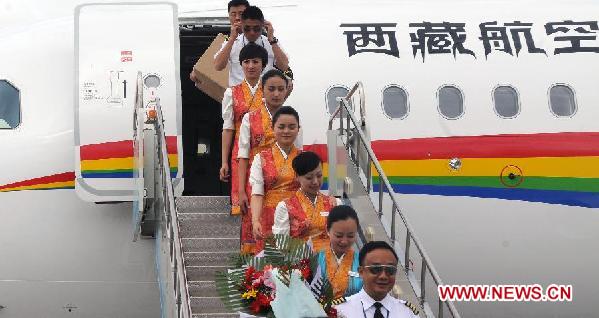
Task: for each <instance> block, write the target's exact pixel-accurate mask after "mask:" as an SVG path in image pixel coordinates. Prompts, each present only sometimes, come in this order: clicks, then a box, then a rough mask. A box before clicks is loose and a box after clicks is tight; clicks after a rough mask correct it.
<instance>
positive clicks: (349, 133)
mask: <svg viewBox="0 0 599 318" xmlns="http://www.w3.org/2000/svg"><path fill="white" fill-rule="evenodd" d="M356 92H359V94H360V97H361V101H360V108H362V104H363V103H364V87H363V85H362V83H361V82H358V83H356V84H355V85H354V86H353V88H352V90H351V91H350V92H349V93H348V95H347V96H345V97H340V98H338V100H339V106H338V107H337V109H336V110H335V112H334V113H333V114H332V115H331V118H330V120H329V130H332V129H333V123H334V121H335V119H336V118H337V115H339V116H338V118H339V126H340V129H339V134H340V135H341V136H343V135H344V134H345V136H346V141H345V144H346V149H347V150H348V151H349V149H350V147H351V146H350V137H355V136H356V135H357V138H356V139H354V140H355V141H356V142H357V143H358V144H357V146H356V148H359V144H360V143H361V144H362V145H363V147H364V148H365V150H366V153H367V156H368V158H367V160H368V163H369V164H368V166H367V170H368V171H365V172H366V177H367V183H368V186H367V189H366V191H368V193H370V192H371V191H372V190H371V189H370V184H371V180H370V179H371V175H372V173H371V168H370V163H372V165H373V166H374V168H375V169H376V171H377V173H378V175H379V191H378V192H379V217H381V216H382V214H383V195H384V193H385V189H386V190H387V193H388V196H389V198H390V200H391V202H392V204H393V207H392V213H391V218H392V221H391V237H390V239H391V243H392V246H393V247H394V248H395V240H396V238H395V223H396V222H395V215H396V214H398V215H399V216H400V218H401V220H402V222H403V224H404V226H405V229H406V233H407V234H406V235H407V237H406V248H405V250H404V259H403V260H402V261H403V263H404V270H405V272H406V274H408V273H410V272H413V270H412V269H411V268H410V241H413V242H414V246H415V247H416V250H417V252H418V253H419V254H420V257H421V259H422V263H423V264H422V267H421V273H420V278H421V280H420V286H418V283H417V281H415V280H411V279H409V277H410V275H408V280H409V281H410V284H411V285H412V287H413V288H414V289H415V290H416V289H419V290H420V294H419V295H418V294H417V296H418V297H419V299H420V303H421V305H424V303H425V302H426V299H425V297H426V295H425V290H426V288H425V287H426V279H425V277H426V275H425V274H426V272H425V271H428V272H429V274H430V275H431V276H432V278H433V280H434V283H435V284H436V285H437V286H439V285H443V282H442V280H441V277H440V276H439V274H438V273H437V271H436V269H435V268H434V266H433V265H432V262H431V260H430V257H429V256H428V254H427V253H426V251H425V250H424V249H423V247H422V244H421V243H420V239H419V238H418V237H417V236H416V234H415V233H414V230H413V227H412V226H411V225H410V223H409V222H408V220H407V218H406V217H405V215H404V214H403V213H402V212H401V210H400V209H399V204H398V200H397V198H396V195H395V192H394V190H393V188H392V186H391V183H390V182H389V179H388V178H387V176H386V175H385V172H384V170H383V168H382V166H381V164H380V163H379V161H378V159H377V157H376V155H375V154H374V150H373V149H372V147H371V146H370V143H369V142H367V140H368V139H366V136H365V135H364V132H363V131H362V125H363V124H364V118H361V119H362V120H361V122H360V123H359V122H358V120H357V119H356V118H355V116H354V114H353V112H352V111H351V108H350V99H351V98H352V97H353V95H354V94H355V93H356ZM360 113H361V115H362V114H365V113H363V111H362V109H361V110H360ZM345 114H347V116H346V117H344V115H345ZM345 121H346V125H344V122H345ZM350 123H352V124H353V126H354V127H355V128H356V129H352V128H351V127H350ZM344 126H345V127H344ZM359 157H360V156H359V155H356V158H357V160H359ZM356 167H357V168H358V169H360V164H359V162H356ZM443 304H444V305H445V306H446V307H447V309H448V310H449V313H450V314H451V316H452V317H454V318H460V317H461V316H460V314H459V313H458V311H457V309H456V308H455V306H454V304H453V302H451V301H441V300H439V304H438V311H437V312H438V315H437V317H439V318H441V317H442V316H443Z"/></svg>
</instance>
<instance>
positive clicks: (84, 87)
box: [75, 3, 183, 202]
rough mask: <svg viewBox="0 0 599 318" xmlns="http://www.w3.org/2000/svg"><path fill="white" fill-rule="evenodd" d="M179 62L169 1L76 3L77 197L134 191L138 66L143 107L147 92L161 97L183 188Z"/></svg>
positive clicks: (130, 195)
mask: <svg viewBox="0 0 599 318" xmlns="http://www.w3.org/2000/svg"><path fill="white" fill-rule="evenodd" d="M179 65H180V64H179V29H178V18H177V6H176V5H175V4H172V3H139V4H137V3H111V4H86V5H81V6H79V7H77V8H76V9H75V85H76V88H75V173H76V182H75V188H76V191H77V193H78V195H79V196H80V197H81V198H82V199H84V200H86V201H91V202H111V201H133V200H135V199H136V198H138V196H139V190H138V187H136V179H135V177H137V176H136V173H135V172H136V171H135V169H136V164H135V154H134V148H133V134H134V132H133V127H134V118H133V114H134V108H135V97H136V95H137V91H136V90H137V88H136V81H137V75H138V72H141V74H142V78H143V85H140V86H141V87H143V90H144V91H143V96H144V100H143V107H145V108H151V107H152V105H153V103H152V101H153V99H154V98H155V97H159V98H160V103H161V106H162V110H163V116H164V121H165V123H164V125H165V134H166V138H167V144H168V154H169V162H170V163H169V164H170V167H171V173H172V176H173V177H174V186H175V192H176V193H181V192H182V190H183V189H182V187H183V182H181V181H182V179H181V177H182V175H183V171H182V170H183V169H182V166H183V153H182V149H183V147H182V138H181V131H182V129H181V94H180V91H181V89H180V87H181V83H180V78H179ZM150 151H153V150H150ZM134 176H135V177H134ZM140 177H141V178H143V176H140Z"/></svg>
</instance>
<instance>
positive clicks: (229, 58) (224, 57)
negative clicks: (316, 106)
mask: <svg viewBox="0 0 599 318" xmlns="http://www.w3.org/2000/svg"><path fill="white" fill-rule="evenodd" d="M263 28H266V34H267V35H266V36H265V35H262V29H263ZM241 30H242V31H243V33H241V34H240V33H239V30H238V28H237V25H236V24H233V25H231V34H230V37H229V40H228V41H227V42H225V43H223V46H222V47H221V49H220V51H218V52H217V53H216V55H215V56H214V67H215V69H216V70H217V71H222V70H224V69H225V67H227V64H229V86H234V85H237V84H239V83H241V81H243V78H244V76H243V70H242V69H241V66H240V64H239V52H240V51H241V49H242V48H243V47H244V46H246V45H247V44H248V43H255V44H257V45H260V46H262V47H263V48H264V49H266V51H267V52H268V63H267V65H266V67H265V68H264V72H266V71H268V70H270V69H272V68H273V67H274V65H276V66H277V68H278V69H280V70H283V71H286V70H287V69H288V68H289V60H288V58H287V55H286V54H285V52H283V49H282V48H281V46H280V45H279V40H278V39H277V38H276V37H275V36H274V28H273V26H272V24H271V23H270V22H268V21H265V20H264V15H263V13H262V11H261V10H260V8H258V7H256V6H249V7H247V8H246V9H245V10H244V11H243V13H242V14H241Z"/></svg>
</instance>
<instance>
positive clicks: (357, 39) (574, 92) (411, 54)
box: [0, 0, 599, 317]
mask: <svg viewBox="0 0 599 318" xmlns="http://www.w3.org/2000/svg"><path fill="white" fill-rule="evenodd" d="M176 2H177V5H178V16H179V17H182V18H210V17H225V16H226V2H225V1H218V2H217V1H207V2H206V1H176ZM82 3H83V1H68V2H66V1H65V2H61V3H59V4H52V5H50V4H49V3H48V4H46V3H36V2H35V1H8V2H4V3H0V21H3V22H0V47H2V49H1V50H0V81H6V82H9V83H10V84H11V85H12V86H13V87H15V88H16V89H17V90H18V94H19V97H20V109H19V112H20V123H19V125H18V127H15V128H14V129H0V154H1V157H0V158H1V159H0V166H2V167H3V168H2V170H1V172H2V173H0V192H2V193H1V194H0V219H1V220H2V222H0V253H1V255H2V260H4V261H2V262H0V306H4V307H6V308H4V309H0V317H4V316H5V315H6V317H64V316H66V313H68V312H69V309H70V310H71V312H72V313H74V314H76V315H77V313H78V312H79V314H80V315H81V317H158V316H159V315H160V299H159V290H158V289H159V287H158V283H157V282H156V273H155V264H154V254H153V243H154V242H153V241H152V240H140V241H138V242H131V238H132V236H131V233H132V229H131V227H132V224H131V203H111V204H95V203H94V202H88V201H86V200H89V199H90V197H89V196H85V195H81V190H80V189H79V188H78V189H77V190H76V189H75V187H76V184H77V185H79V184H80V183H78V182H79V181H78V180H82V179H86V178H88V177H86V176H89V175H91V174H93V173H95V172H97V171H98V170H94V168H90V169H88V170H86V168H85V166H84V164H83V163H82V162H78V161H82V160H84V159H85V158H81V157H79V158H78V157H77V155H75V156H74V155H73V154H74V152H75V153H78V154H80V153H81V152H79V150H80V148H76V147H77V146H84V145H85V143H83V142H82V143H81V144H78V143H77V135H78V134H79V133H80V131H79V130H82V129H84V128H85V127H80V123H77V122H76V121H77V119H76V118H77V117H76V116H75V114H76V112H78V109H79V107H80V105H79V102H80V100H79V99H78V98H77V95H76V93H77V92H76V90H78V89H81V83H80V82H78V74H79V73H78V72H79V71H80V69H79V65H78V64H77V63H76V56H77V54H76V48H77V45H78V44H76V41H75V40H74V39H76V38H77V36H76V34H77V31H76V25H75V20H76V18H77V17H76V15H75V14H74V12H75V7H76V6H78V5H81V4H82ZM256 5H258V6H261V7H263V11H264V13H265V16H266V19H267V20H269V21H271V22H272V24H273V26H274V28H275V35H276V36H277V38H278V39H279V41H280V44H281V46H282V47H283V48H284V50H285V52H286V53H287V54H288V56H289V60H290V66H291V67H292V68H293V71H294V74H295V81H294V90H293V93H292V95H291V96H290V97H289V99H288V101H287V104H288V105H291V106H294V107H295V108H296V109H297V110H298V111H299V113H300V116H301V126H302V130H303V144H304V145H305V149H312V150H315V151H317V152H318V153H319V154H322V155H326V134H325V133H326V129H327V127H328V121H329V117H330V112H329V109H328V107H327V92H329V90H330V89H331V88H332V87H338V88H337V89H338V91H339V92H343V87H345V88H346V89H347V88H350V87H351V86H352V85H353V84H354V83H355V82H357V81H361V82H362V83H363V84H364V87H365V96H366V122H367V125H368V129H369V134H370V138H371V140H372V147H373V149H374V150H375V152H376V154H377V157H378V159H379V160H380V161H381V163H382V165H383V168H384V169H385V172H386V174H387V176H388V177H390V181H391V183H392V184H393V186H394V190H395V191H396V192H397V193H398V198H399V200H400V204H401V209H402V211H403V213H405V214H406V215H407V218H408V219H409V220H410V222H411V223H412V225H414V227H415V230H416V235H417V236H419V237H420V238H421V240H422V243H423V245H424V248H425V249H426V251H427V253H428V254H429V255H430V256H431V259H432V262H433V264H434V266H435V267H436V269H437V270H438V272H439V274H440V275H441V277H442V278H443V280H444V282H445V283H447V284H535V283H538V284H541V285H542V286H548V285H549V284H552V283H556V284H566V285H572V286H573V301H571V302H465V303H456V306H457V308H458V309H459V310H460V312H461V313H462V316H463V317H593V316H595V315H596V314H595V309H596V306H595V300H596V299H597V298H598V297H599V289H598V288H597V287H596V286H597V285H598V284H599V278H598V276H597V275H596V273H595V271H596V268H598V267H599V257H598V256H597V254H596V253H594V251H595V249H596V246H598V245H599V232H598V231H597V226H596V224H599V214H598V213H597V208H598V207H599V194H598V192H599V188H598V187H597V178H599V168H598V165H597V164H598V163H599V150H597V149H599V148H597V145H598V144H599V124H597V120H596V118H599V108H597V107H596V105H597V103H599V90H597V88H596V86H597V84H596V82H597V80H596V76H595V75H596V73H597V70H598V67H599V29H598V27H597V23H598V18H597V17H598V14H599V5H598V4H596V3H594V2H592V1H584V0H579V1H570V2H559V1H549V2H547V1H493V2H488V1H478V2H475V1H457V2H456V1H454V2H447V1H436V0H434V1H368V2H366V1H326V2H323V1H320V2H317V1H301V2H289V3H288V2H284V3H282V2H268V1H258V2H257V3H256ZM148 23H151V21H148ZM103 27H106V26H102V25H98V28H103ZM139 28H141V29H143V25H140V26H139ZM106 36H107V37H108V36H111V37H115V38H118V36H119V35H118V34H115V33H114V32H111V33H110V34H107V35H106ZM146 36H147V40H148V41H151V40H152V35H151V34H146ZM99 41H106V40H105V39H99ZM107 43H109V41H107ZM177 43H178V42H177ZM172 51H173V52H179V48H178V47H176V48H175V47H172ZM134 54H136V53H134ZM199 54H201V52H199ZM134 58H136V56H135V55H134ZM175 60H176V62H175V64H177V67H179V63H182V62H180V61H179V56H177V55H175ZM80 62H81V61H80ZM171 65H173V61H166V62H165V64H164V65H157V66H156V68H158V69H162V70H163V73H169V74H171V75H172V74H175V73H176V77H175V78H176V79H175V81H178V80H179V77H178V76H179V74H178V73H177V72H180V73H182V74H183V73H186V74H187V73H188V72H189V71H190V70H185V69H181V70H177V69H176V68H173V67H171ZM146 69H148V70H149V68H148V67H146ZM101 71H107V70H101ZM142 71H144V70H142ZM161 74H162V73H161ZM79 81H81V79H79ZM171 84H172V87H171V86H169V91H168V92H167V93H168V94H170V95H169V96H171V95H172V96H171V97H169V98H171V99H172V100H173V102H174V101H176V99H177V97H176V96H180V95H181V92H180V91H177V90H180V87H181V84H177V85H175V83H174V82H171V83H170V84H165V85H171ZM498 88H499V90H498V91H496V89H498ZM163 93H165V92H163ZM165 94H166V93H165ZM2 96H3V95H2V92H0V116H2V112H1V111H2V100H1V98H2ZM440 101H441V104H443V105H440ZM460 101H461V102H460ZM183 103H185V102H183ZM497 103H499V104H500V105H499V109H497V108H496V104H497ZM356 104H357V103H356ZM127 105H128V104H127ZM127 105H125V106H123V107H124V108H123V113H124V114H126V115H124V116H131V118H132V116H133V111H132V109H131V111H130V112H128V111H127V109H128V108H127V107H129V106H127ZM173 105H177V106H178V107H181V106H180V104H173ZM171 107H173V106H171ZM172 109H173V112H174V107H173V108H172ZM506 114H507V115H506ZM170 116H172V117H171V118H172V120H180V117H177V116H175V115H174V113H173V114H171V115H170ZM0 119H1V118H0ZM214 121H220V118H218V117H215V118H214ZM123 122H127V123H129V126H131V123H132V119H131V120H129V118H125V119H123ZM96 124H97V126H95V129H97V130H98V131H100V130H102V132H101V135H102V136H104V137H102V138H103V139H98V140H97V142H96V144H100V143H103V142H116V141H122V139H118V138H116V137H115V138H116V139H112V140H111V139H110V135H111V131H112V130H114V131H118V130H122V129H123V128H122V127H117V128H115V127H111V124H110V123H109V122H98V123H96ZM180 124H181V123H180V122H178V123H177V125H173V126H172V127H173V133H172V134H171V135H172V136H176V137H177V138H178V139H177V143H176V144H177V145H178V149H177V151H176V153H174V154H173V155H174V156H173V157H172V158H177V160H175V161H176V162H177V163H176V164H174V163H173V162H171V165H174V166H175V167H176V168H178V169H175V171H176V172H175V173H176V176H177V177H178V178H180V177H182V173H183V171H184V170H183V169H184V168H186V167H183V161H182V159H181V158H182V156H183V154H182V151H183V150H182V141H181V138H182V133H181V131H180V130H179V129H175V128H174V127H175V126H178V125H180ZM115 125H116V124H115ZM88 127H89V126H88ZM106 136H107V137H106ZM98 138H99V137H98ZM213 147H220V145H214V146H213ZM96 159H97V160H101V158H96ZM219 160H220V159H219ZM325 161H326V160H325ZM114 162H116V161H114ZM86 164H87V163H86ZM102 164H103V161H98V162H97V163H95V165H92V166H93V167H100V168H98V169H100V170H102V167H101V165H102ZM325 165H326V164H325ZM92 166H90V167H92ZM106 169H107V170H110V169H111V167H107V168H106ZM117 170H118V171H117ZM325 170H326V169H325ZM104 172H105V171H104ZM86 173H87V174H86ZM99 173H101V172H99ZM114 173H128V172H126V171H125V172H123V170H122V169H120V170H119V169H116V170H114ZM113 177H114V175H113ZM107 178H108V177H107ZM125 178H126V177H125ZM87 180H90V179H87ZM92 182H97V183H95V186H97V187H101V186H104V185H103V184H102V182H103V181H97V180H95V181H92ZM210 182H212V181H210ZM214 182H217V180H214ZM42 190H45V191H42ZM84 199H85V200H84ZM91 201H93V200H91ZM98 201H101V200H98ZM106 201H111V200H106ZM115 201H118V200H115ZM0 308H2V307H0Z"/></svg>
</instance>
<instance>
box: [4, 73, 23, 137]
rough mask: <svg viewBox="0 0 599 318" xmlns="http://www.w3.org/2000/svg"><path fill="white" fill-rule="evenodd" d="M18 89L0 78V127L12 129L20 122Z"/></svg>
mask: <svg viewBox="0 0 599 318" xmlns="http://www.w3.org/2000/svg"><path fill="white" fill-rule="evenodd" d="M20 99H21V98H20V94H19V90H18V89H17V88H16V87H14V86H13V85H12V84H11V83H9V82H8V81H5V80H0V129H14V128H17V127H18V126H19V124H21V101H20Z"/></svg>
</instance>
